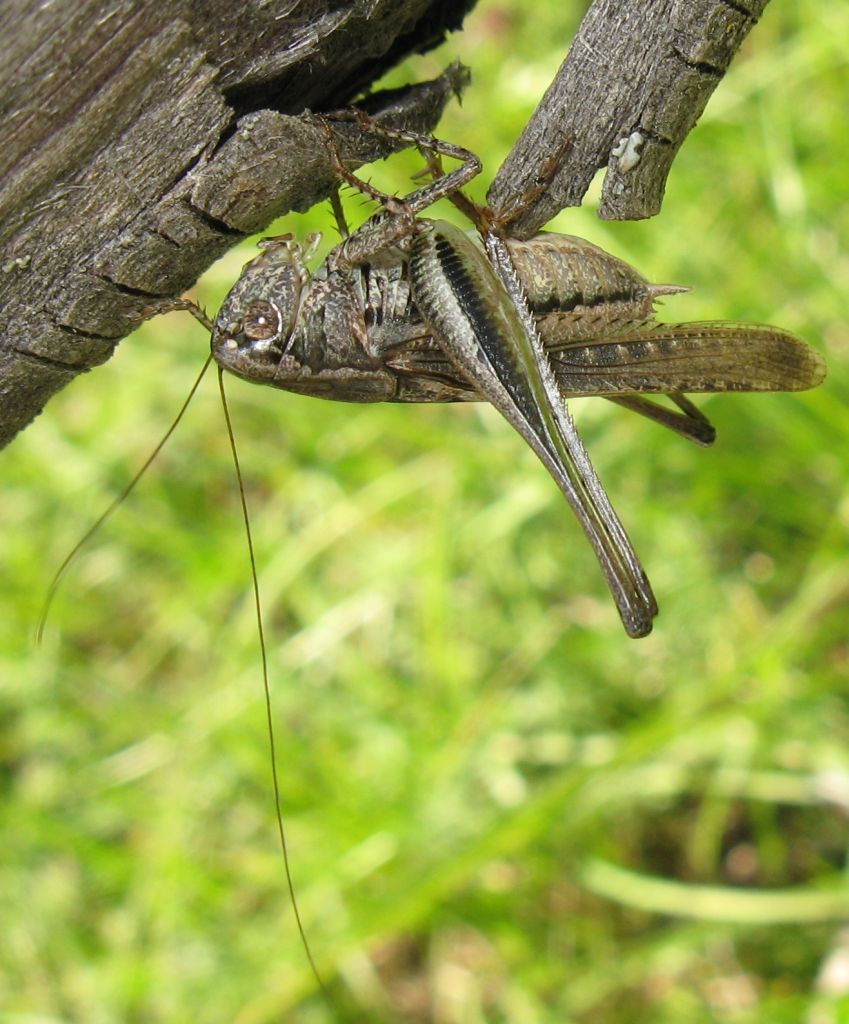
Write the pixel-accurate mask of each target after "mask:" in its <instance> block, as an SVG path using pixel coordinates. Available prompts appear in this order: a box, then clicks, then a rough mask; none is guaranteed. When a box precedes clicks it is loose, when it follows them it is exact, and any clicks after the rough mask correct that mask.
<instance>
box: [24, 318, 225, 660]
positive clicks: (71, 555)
mask: <svg viewBox="0 0 849 1024" xmlns="http://www.w3.org/2000/svg"><path fill="white" fill-rule="evenodd" d="M181 308H184V307H181ZM211 362H212V356H211V355H209V356H207V359H206V362H205V363H204V364H203V368H202V369H201V371H200V373H199V374H198V375H197V378H196V379H195V382H194V384H192V389H191V391H189V393H188V395H187V397H186V400H185V401H184V402H183V404H182V405H181V406H180V411H179V412H178V413H177V415H176V416H175V417H174V420H173V421H172V423H171V426H170V427H169V428H168V429H167V430H166V431H165V433H164V434H163V435H162V437H161V439H160V441H159V443H158V444H157V446H156V447H155V448H154V449H153V451H152V452H151V453H150V455H148V457H147V458H146V459H145V461H144V464H143V465H142V467H141V469H140V470H139V471H138V472H137V473H136V474H135V476H134V477H133V478H132V480H130V482H129V483H128V484H127V486H126V487H125V488H124V489H123V491H121V493H120V494H119V495H118V496H117V497H116V498H113V499H112V501H111V502H110V503H109V505H108V506H107V508H106V509H105V510H104V511H103V512H102V513H101V514H100V515H99V516H98V517H97V519H95V521H94V522H93V523H92V525H91V526H90V527H89V528H88V529H87V530H86V532H85V533H84V534H83V535H82V537H80V539H79V540H78V541H77V543H76V544H75V545H74V546H73V547H72V548H71V550H70V551H69V552H68V554H67V555H66V556H65V558H64V560H63V562H62V564H61V565H60V566H59V568H58V569H57V570H56V574H55V575H54V577H53V579H52V580H51V581H50V586H49V587H48V588H47V594H46V596H45V598H44V605H43V606H42V609H41V614H40V615H39V617H38V624H37V626H36V628H35V642H36V645H40V644H41V641H42V638H43V637H44V626H45V624H46V622H47V616H48V615H49V614H50V609H51V607H52V605H53V599H54V597H55V596H56V591H57V590H58V589H59V584H60V583H61V582H62V580H63V579H64V578H65V574H66V573H67V571H68V569H69V568H70V567H71V564H72V563H73V562H74V561H75V560H76V557H77V555H78V554H79V553H80V551H81V550H82V549H83V548H84V547H85V545H86V544H87V543H88V542H89V541H90V540H91V538H92V537H93V536H94V535H95V534H96V533H97V532H98V530H99V529H100V528H101V526H103V524H104V523H105V522H106V520H107V519H109V517H110V516H111V515H112V513H113V512H114V511H115V509H116V508H118V506H119V505H120V504H121V503H122V502H123V501H124V499H125V498H127V497H128V496H129V495H130V493H131V492H132V490H133V488H134V487H135V486H136V484H137V483H138V482H139V480H141V478H142V477H143V476H144V475H145V473H146V472H147V471H148V469H149V468H150V464H151V463H152V462H153V460H154V459H155V458H156V456H157V455H158V454H159V453H160V452H161V451H162V449H163V448H164V447H165V445H166V444H167V442H168V439H169V438H170V437H171V435H172V434H173V433H174V431H175V430H176V429H177V426H178V424H179V422H180V420H181V419H182V418H183V415H184V414H185V412H186V409H188V407H189V403H190V402H191V400H192V399H193V398H194V396H195V392H196V391H197V389H198V388H199V387H200V383H201V381H202V380H203V378H204V376H205V375H206V371H207V370H208V369H209V364H210V363H211Z"/></svg>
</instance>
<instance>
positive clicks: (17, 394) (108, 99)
mask: <svg viewBox="0 0 849 1024" xmlns="http://www.w3.org/2000/svg"><path fill="white" fill-rule="evenodd" d="M472 3H473V0H462V2H460V3H457V2H449V0H406V2H405V3H403V4H399V3H397V2H395V0H369V2H364V0H359V2H357V0H355V2H351V3H348V4H339V3H332V2H329V0H312V2H304V0H301V2H299V3H297V4H296V3H292V2H291V0H241V2H240V3H236V4H234V3H232V2H230V0H208V2H207V3H206V4H196V3H193V2H192V0H171V2H170V3H168V4H162V3H160V2H159V0H76V2H75V3H73V4H72V3H70V2H68V3H63V4H41V3H37V2H36V0H17V2H12V3H7V4H5V5H3V8H2V9H0V80H2V88H0V105H2V116H0V446H2V445H3V444H5V443H6V442H8V441H9V440H10V439H11V438H12V437H13V436H14V434H15V433H16V432H17V431H18V430H20V429H21V427H23V426H25V425H26V424H27V423H28V422H29V421H30V420H31V419H32V418H33V417H34V416H35V415H37V413H38V412H39V411H40V410H41V408H42V407H43V405H44V403H45V402H46V401H47V399H48V398H49V397H50V396H51V395H52V394H54V393H55V392H56V391H58V390H59V389H60V388H61V387H63V386H64V385H65V384H66V383H68V381H70V380H72V379H73V377H74V376H76V374H78V373H79V372H81V371H83V370H87V369H89V368H91V367H93V366H96V365H97V364H99V363H101V362H103V361H104V360H106V359H107V358H108V357H109V356H110V355H111V353H112V351H113V349H114V346H115V344H116V343H117V341H118V340H119V339H120V338H122V337H123V336H124V335H126V334H128V333H129V332H130V331H131V330H133V329H134V328H135V327H136V326H137V325H138V322H139V319H140V317H141V315H142V310H143V309H144V308H145V306H146V305H147V304H149V303H150V301H151V299H152V298H162V297H168V296H174V295H178V294H179V293H180V292H182V291H183V290H185V289H186V288H187V287H189V286H190V285H191V284H192V283H193V282H194V281H195V280H196V279H197V277H198V276H199V274H200V273H201V272H202V271H203V270H205V269H206V267H208V266H209V265H210V264H211V263H212V262H213V261H214V260H215V259H216V258H217V257H218V256H220V255H221V253H222V252H224V251H225V250H226V249H228V248H229V247H230V246H232V245H233V244H235V243H236V242H237V241H239V240H240V239H241V238H242V237H244V235H246V234H249V233H251V232H254V231H257V230H260V229H261V228H262V227H264V226H265V225H267V224H268V223H269V221H270V220H272V219H273V218H274V217H275V216H278V215H279V214H281V213H284V212H286V211H287V210H289V209H306V208H308V207H309V206H311V205H312V204H313V203H315V202H317V201H318V200H319V199H321V198H324V197H326V196H327V195H328V193H329V191H330V189H331V188H332V186H333V180H332V176H331V174H330V171H329V167H328V166H327V159H326V148H325V145H324V142H323V141H322V139H321V137H320V136H319V133H318V132H317V130H316V129H315V128H314V126H313V125H312V124H311V122H310V119H309V117H308V116H307V117H302V116H299V115H300V114H301V112H302V111H304V110H307V109H314V110H328V109H329V110H332V109H336V108H338V107H340V106H343V105H345V104H347V103H349V102H350V101H351V99H352V98H353V97H354V96H355V95H356V94H357V93H358V92H359V91H360V90H361V89H362V88H363V87H364V86H366V85H367V84H368V83H369V82H371V81H373V80H375V79H376V78H378V77H379V76H380V75H381V74H382V73H383V72H384V71H385V70H386V69H387V68H388V67H391V66H392V65H394V64H395V63H396V62H397V61H398V59H399V58H400V57H401V56H403V55H405V54H407V53H409V52H412V51H413V50H422V49H427V48H428V47H429V46H432V45H434V44H435V43H437V42H440V41H441V39H442V37H443V36H444V33H445V31H446V30H447V29H448V28H453V27H457V26H458V25H459V24H460V22H461V21H462V17H463V15H464V14H465V13H466V11H467V10H468V8H469V7H471V5H472ZM461 85H462V74H461V73H460V72H459V71H458V70H456V69H455V70H453V71H450V72H449V73H446V75H444V76H442V78H440V79H438V80H437V81H435V82H432V83H428V84H425V85H421V86H417V87H415V88H411V89H409V90H401V91H397V92H393V93H387V94H383V95H378V96H375V97H373V98H372V101H371V103H370V104H368V106H369V108H370V110H371V112H372V113H373V114H374V115H375V116H376V117H377V118H378V120H381V119H383V118H386V119H388V120H389V121H390V123H394V124H397V123H403V124H406V125H410V126H413V127H415V128H417V130H419V131H425V132H426V131H429V130H431V129H432V128H433V127H434V126H435V125H436V123H437V121H438V120H439V115H440V114H441V112H442V109H443V107H444V105H445V103H446V102H447V100H448V98H449V97H450V96H451V95H452V93H453V92H455V91H456V90H457V89H459V88H460V86H461ZM349 141H350V148H349V149H347V150H345V149H343V156H344V157H345V158H346V160H350V161H351V162H352V163H356V162H357V161H359V162H362V161H363V160H366V159H373V158H375V157H376V156H377V150H376V149H375V148H374V146H373V145H372V146H371V147H368V146H365V147H364V146H363V145H361V144H360V143H359V142H358V141H357V139H356V138H355V137H353V136H351V137H350V140H349ZM360 141H361V140H360Z"/></svg>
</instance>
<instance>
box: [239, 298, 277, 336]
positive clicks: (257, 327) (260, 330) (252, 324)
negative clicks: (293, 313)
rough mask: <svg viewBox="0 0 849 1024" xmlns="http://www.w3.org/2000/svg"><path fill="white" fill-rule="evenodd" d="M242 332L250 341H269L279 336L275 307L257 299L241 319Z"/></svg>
mask: <svg viewBox="0 0 849 1024" xmlns="http://www.w3.org/2000/svg"><path fill="white" fill-rule="evenodd" d="M242 330H243V331H244V333H245V337H246V338H249V339H250V340H251V341H270V340H271V339H272V338H276V337H277V336H278V335H279V334H280V330H281V323H280V312H279V310H278V309H277V307H276V306H275V305H274V304H273V303H271V302H266V301H265V299H258V300H257V301H256V302H252V303H251V304H250V306H248V308H247V310H246V311H245V315H244V316H243V317H242Z"/></svg>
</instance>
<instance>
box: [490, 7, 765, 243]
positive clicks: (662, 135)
mask: <svg viewBox="0 0 849 1024" xmlns="http://www.w3.org/2000/svg"><path fill="white" fill-rule="evenodd" d="M767 3H768V0H651V2H650V3H646V0H596V2H595V3H594V4H593V5H592V6H591V7H590V10H589V11H588V12H587V15H586V17H585V18H584V21H583V23H582V24H581V27H580V30H579V32H578V34H577V36H576V37H575V40H574V41H573V43H572V46H571V49H570V51H569V55H568V57H567V58H566V60H565V61H564V63H563V65H562V67H561V68H560V70H559V71H558V73H557V76H556V77H555V79H554V81H553V82H552V83H551V85H550V86H549V88H548V90H547V92H546V94H545V96H544V97H543V100H542V102H541V103H540V105H539V106H538V107H537V109H536V111H535V113H534V115H533V117H532V118H531V120H530V121H529V122H528V125H527V127H526V128H525V130H524V132H523V133H522V136H521V137H520V139H519V140H518V142H517V143H516V145H515V146H514V147H513V149H512V151H511V153H510V155H509V156H508V158H507V159H506V160H505V161H504V164H503V165H502V167H501V168H500V170H499V172H498V174H497V175H496V177H495V180H494V181H493V183H492V186H491V188H490V191H489V195H488V197H487V198H488V201H489V203H490V205H491V206H492V207H493V209H494V210H495V211H496V213H497V214H498V215H499V216H500V217H503V218H504V219H505V220H506V222H507V223H508V224H509V226H510V230H511V232H512V233H513V234H515V235H517V236H518V237H520V238H527V237H529V236H530V235H532V234H533V233H534V232H535V231H537V230H538V229H539V228H540V227H541V226H542V225H543V224H545V223H546V222H547V221H549V220H551V218H552V217H553V216H554V215H555V214H556V213H557V212H558V211H560V210H562V209H563V208H564V207H566V206H578V205H580V202H581V200H582V199H583V197H584V194H585V193H586V191H587V188H588V187H589V184H590V182H591V181H592V178H593V176H594V175H595V173H596V171H598V170H599V169H600V168H602V167H607V175H606V177H605V180H604V186H603V191H602V199H601V205H600V207H599V211H598V212H599V216H600V217H605V218H608V219H611V220H635V219H639V218H641V217H652V216H654V214H656V213H657V212H658V211H659V210H660V205H661V202H662V200H663V192H664V188H665V187H666V178H667V176H668V174H669V171H670V169H671V167H672V161H673V160H674V159H675V155H676V154H677V152H678V150H679V148H680V147H681V144H682V142H683V141H684V139H685V138H686V137H687V135H688V133H689V132H690V130H691V129H692V128H693V126H694V125H695V123H696V121H697V120H698V119H699V117H700V116H701V113H702V111H703V110H704V108H705V104H706V103H707V101H708V99H709V98H710V96H711V93H712V92H713V90H714V89H715V88H716V86H717V85H718V83H719V82H720V80H721V79H722V76H723V75H724V74H725V72H726V71H727V69H728V66H729V64H730V63H731V60H732V58H733V56H734V54H735V53H736V52H737V50H738V48H739V47H740V44H741V43H742V42H743V40H744V39H745V37H746V35H747V34H748V32H749V30H750V29H751V28H752V26H753V25H754V24H755V23H756V22H757V20H758V18H759V17H760V15H761V13H762V12H763V10H764V8H765V7H766V5H767Z"/></svg>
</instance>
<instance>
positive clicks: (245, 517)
mask: <svg viewBox="0 0 849 1024" xmlns="http://www.w3.org/2000/svg"><path fill="white" fill-rule="evenodd" d="M218 390H219V391H220V392H221V405H222V408H223V409H224V420H225V422H226V424H227V436H228V437H229V439H230V451H231V452H232V454H233V466H234V467H235V470H236V480H237V482H238V485H239V499H240V501H241V503H242V521H243V522H244V524H245V539H246V541H247V544H248V557H249V560H250V565H251V583H252V584H253V594H254V608H255V610H256V629H257V636H258V637H259V647H260V654H261V656H262V686H263V690H264V693H265V718H266V724H267V726H268V746H269V750H270V752H271V781H272V785H273V788H274V809H275V811H276V814H277V834H278V836H279V837H280V849H281V850H282V851H283V865H284V867H285V869H286V884H287V886H288V888H289V898H290V899H291V901H292V911H293V913H294V915H295V922H296V924H297V926H298V933H299V934H300V936H301V943H302V944H303V947H304V952H305V953H306V955H307V960H308V961H309V965H310V968H311V969H312V973H313V975H314V976H315V980H316V982H317V983H318V986H319V988H320V989H321V991H322V994H323V995H324V997H325V999H327V1000H328V1002H331V1000H330V993H329V991H328V989H327V986H326V985H325V984H324V981H323V979H322V977H321V974H319V971H318V966H317V965H316V962H315V959H314V958H313V955H312V950H311V949H310V944H309V942H308V941H307V933H306V929H305V928H304V925H303V922H302V920H301V912H300V909H299V907H298V899H297V896H296V895H295V883H294V881H293V879H292V869H291V866H290V864H289V847H288V845H287V843H286V830H285V828H284V827H283V813H282V811H281V810H280V782H279V779H278V773H277V748H276V744H275V741H274V718H273V715H272V710H271V686H270V684H269V679H268V654H267V652H266V649H265V630H264V629H263V625H262V602H261V600H260V594H259V577H258V576H257V571H256V557H255V555H254V542H253V536H252V534H251V520H250V515H249V514H248V499H247V496H246V494H245V487H244V483H243V478H242V469H241V466H240V465H239V455H238V452H237V450H236V437H235V434H234V433H233V423H232V421H231V419H230V408H229V406H228V405H227V396H226V395H225V393H224V371H223V370H222V368H221V367H220V366H219V367H218Z"/></svg>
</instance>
